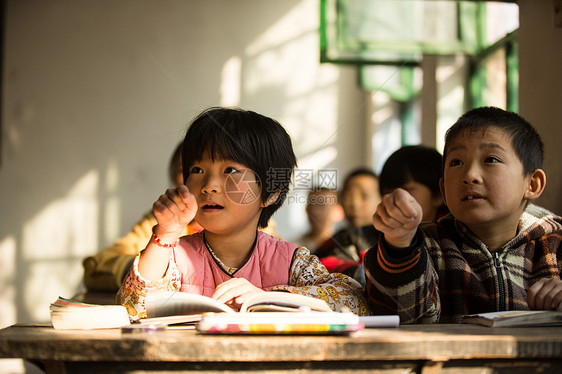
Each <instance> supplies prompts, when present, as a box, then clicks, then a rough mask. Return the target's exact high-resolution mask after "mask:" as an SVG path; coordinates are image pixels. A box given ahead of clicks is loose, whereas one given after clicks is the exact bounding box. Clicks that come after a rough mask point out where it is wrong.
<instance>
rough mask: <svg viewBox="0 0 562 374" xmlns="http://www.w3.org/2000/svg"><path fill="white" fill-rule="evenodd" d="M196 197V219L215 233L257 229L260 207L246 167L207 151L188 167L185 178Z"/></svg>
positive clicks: (257, 187)
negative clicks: (211, 154) (200, 158)
mask: <svg viewBox="0 0 562 374" xmlns="http://www.w3.org/2000/svg"><path fill="white" fill-rule="evenodd" d="M185 184H186V186H187V188H189V191H190V192H191V193H193V195H195V199H196V200H197V214H196V216H195V220H196V221H197V223H199V224H200V225H201V226H202V227H204V228H205V229H206V230H207V231H209V232H212V233H216V234H230V233H240V231H241V230H250V231H256V229H257V222H258V219H259V216H260V213H261V210H262V207H263V204H262V202H261V193H260V188H259V185H258V183H257V181H256V176H255V174H254V172H253V171H252V170H250V169H249V168H248V167H247V166H245V165H242V164H239V163H237V162H234V161H231V160H221V159H219V158H215V159H214V161H212V160H211V158H210V157H209V154H208V153H205V154H204V155H203V159H202V160H200V161H197V162H195V164H193V165H192V166H191V168H190V174H189V177H188V178H187V181H186V183H185Z"/></svg>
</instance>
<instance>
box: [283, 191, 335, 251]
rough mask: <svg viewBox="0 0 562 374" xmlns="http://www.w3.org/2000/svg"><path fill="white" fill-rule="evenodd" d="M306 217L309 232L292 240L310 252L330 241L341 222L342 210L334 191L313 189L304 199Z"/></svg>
mask: <svg viewBox="0 0 562 374" xmlns="http://www.w3.org/2000/svg"><path fill="white" fill-rule="evenodd" d="M306 217H307V218H308V224H309V225H310V230H309V231H307V232H306V233H304V234H303V235H301V236H300V237H298V238H296V239H294V240H293V242H295V243H297V244H300V245H302V246H303V247H306V248H308V249H309V250H310V252H311V253H312V254H314V251H315V250H316V248H318V246H320V245H321V244H322V243H324V242H325V241H326V240H328V239H330V238H331V237H332V235H334V233H335V232H336V225H337V224H338V223H339V222H340V221H341V220H343V209H342V207H341V205H340V204H339V203H338V193H337V191H336V190H334V189H331V188H327V187H317V188H313V189H311V190H310V191H309V192H308V196H307V199H306Z"/></svg>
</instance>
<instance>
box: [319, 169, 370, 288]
mask: <svg viewBox="0 0 562 374" xmlns="http://www.w3.org/2000/svg"><path fill="white" fill-rule="evenodd" d="M378 183H379V179H378V177H377V175H376V174H375V173H374V172H373V171H372V170H370V169H366V168H359V169H356V170H353V171H352V172H351V173H350V174H348V175H347V177H346V178H345V180H344V183H343V188H342V192H341V203H342V207H343V211H344V214H345V218H346V221H347V223H348V225H347V227H346V228H344V229H342V230H340V231H338V232H337V233H336V234H335V235H334V236H332V237H331V238H330V239H329V240H328V241H326V242H325V243H324V244H322V245H321V246H320V247H319V248H318V249H317V250H316V251H315V254H316V255H317V256H318V257H319V258H320V261H321V262H322V264H324V266H326V268H327V269H328V271H330V272H338V273H344V274H347V275H349V276H351V277H353V278H355V279H356V280H358V281H359V282H360V283H362V284H364V277H363V272H362V270H361V263H362V261H363V256H364V254H365V252H366V251H367V250H368V249H369V248H370V247H372V246H373V245H374V244H375V243H376V242H377V241H378V238H379V236H380V233H379V232H378V231H377V230H376V229H375V228H374V227H373V224H372V219H373V214H374V213H375V210H376V208H377V204H378V203H379V201H380V195H379V186H378Z"/></svg>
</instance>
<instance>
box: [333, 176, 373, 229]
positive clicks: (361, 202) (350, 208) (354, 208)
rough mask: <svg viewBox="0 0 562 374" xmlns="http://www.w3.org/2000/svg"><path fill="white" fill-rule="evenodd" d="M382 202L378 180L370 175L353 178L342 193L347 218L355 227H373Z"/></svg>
mask: <svg viewBox="0 0 562 374" xmlns="http://www.w3.org/2000/svg"><path fill="white" fill-rule="evenodd" d="M380 200H381V198H380V196H379V183H378V180H376V179H375V178H373V177H371V176H368V175H358V176H356V177H353V178H351V179H350V180H349V181H348V183H347V187H346V189H345V190H344V191H343V193H342V206H343V210H344V213H345V217H346V218H347V220H348V221H349V222H350V223H351V224H352V225H353V226H354V227H361V226H366V225H372V224H373V214H375V211H376V210H377V205H378V203H379V202H380Z"/></svg>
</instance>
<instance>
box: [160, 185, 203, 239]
mask: <svg viewBox="0 0 562 374" xmlns="http://www.w3.org/2000/svg"><path fill="white" fill-rule="evenodd" d="M152 211H153V212H154V216H155V217H156V220H157V221H158V227H157V229H156V230H157V231H158V232H157V235H158V237H159V238H160V239H161V240H162V241H164V242H170V243H171V242H173V241H175V240H176V239H177V238H178V237H179V236H180V235H181V233H182V231H183V229H184V228H185V227H186V226H187V225H188V224H189V223H190V222H191V221H192V220H193V218H194V217H195V213H197V202H196V201H195V196H193V194H192V193H191V192H189V189H188V188H187V187H186V186H185V185H181V186H179V187H176V188H169V189H167V190H166V192H165V193H164V194H163V195H160V197H159V198H158V200H156V201H155V202H154V204H153V205H152Z"/></svg>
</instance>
